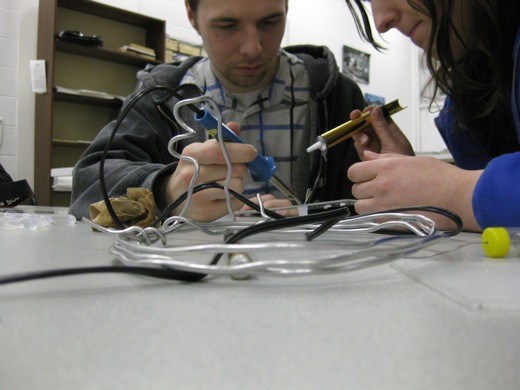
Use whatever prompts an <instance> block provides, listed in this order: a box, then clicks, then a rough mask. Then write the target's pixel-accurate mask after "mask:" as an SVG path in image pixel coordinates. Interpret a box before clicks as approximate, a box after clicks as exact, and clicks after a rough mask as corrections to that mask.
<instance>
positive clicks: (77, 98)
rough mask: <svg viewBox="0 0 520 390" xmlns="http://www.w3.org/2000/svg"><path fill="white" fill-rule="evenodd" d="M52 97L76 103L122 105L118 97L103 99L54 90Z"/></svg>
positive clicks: (108, 105)
mask: <svg viewBox="0 0 520 390" xmlns="http://www.w3.org/2000/svg"><path fill="white" fill-rule="evenodd" d="M54 98H55V99H56V100H57V101H61V102H69V103H77V104H90V105H95V106H102V107H114V108H119V107H121V106H122V105H123V102H122V101H121V100H119V99H103V98H97V97H92V96H81V95H72V94H69V93H60V92H54Z"/></svg>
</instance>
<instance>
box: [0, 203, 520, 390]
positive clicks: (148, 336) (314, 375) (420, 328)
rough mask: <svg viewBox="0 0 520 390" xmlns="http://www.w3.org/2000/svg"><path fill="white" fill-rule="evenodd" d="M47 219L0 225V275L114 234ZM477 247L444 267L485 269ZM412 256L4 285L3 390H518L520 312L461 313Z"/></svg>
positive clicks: (90, 256)
mask: <svg viewBox="0 0 520 390" xmlns="http://www.w3.org/2000/svg"><path fill="white" fill-rule="evenodd" d="M37 209H38V210H39V211H42V210H44V208H37ZM53 211H54V212H55V213H57V214H55V215H56V218H55V222H54V223H53V224H52V225H51V226H49V227H44V228H38V229H35V230H23V229H20V230H13V231H5V230H4V231H2V230H0V252H1V255H0V272H1V274H2V275H8V274H12V273H17V272H27V271H34V270H41V269H51V268H63V267H79V266H89V265H110V264H112V261H113V256H112V255H110V254H109V252H108V248H109V246H110V245H111V244H112V243H113V241H114V238H113V237H112V236H110V235H106V234H102V233H96V232H93V231H92V230H91V228H90V226H89V225H88V224H86V223H84V222H78V223H76V224H67V223H66V221H65V215H66V210H64V209H53ZM458 240H462V241H458ZM477 241H478V235H471V234H462V235H460V236H459V237H457V241H453V242H452V243H449V245H451V247H450V252H448V253H447V254H445V255H442V256H437V259H438V258H439V257H441V259H440V261H444V268H443V269H444V270H446V269H447V268H446V267H450V264H454V265H456V266H457V265H458V266H460V264H461V263H462V262H464V261H470V262H472V263H473V264H478V263H486V264H491V263H490V262H489V261H488V260H486V259H484V258H483V257H482V255H481V253H480V248H479V246H478V245H466V246H463V245H462V246H461V245H459V244H461V243H462V242H477ZM454 248H455V249H454ZM432 250H434V249H432ZM439 250H440V249H439ZM433 259H434V258H431V259H430V260H429V261H430V263H427V265H428V266H429V267H431V261H433ZM516 260H517V259H511V260H509V262H510V263H514V262H515V261H516ZM418 261H419V260H418V259H413V260H399V261H397V262H395V263H392V264H386V265H382V266H377V267H373V268H369V269H365V270H362V271H356V272H352V273H344V274H337V275H326V276H312V277H302V278H283V279H281V278H269V277H260V278H257V279H252V280H246V281H235V280H231V279H229V278H220V279H215V280H210V281H207V282H201V283H194V284H186V283H179V282H166V281H160V280H156V279H151V278H145V277H139V276H132V275H125V274H99V275H97V274H91V275H79V276H68V277H59V278H53V279H44V280H39V281H29V282H21V283H16V284H10V285H3V286H0V357H1V364H0V388H2V389H53V390H55V389H517V388H518V386H519V383H520V370H518V364H519V362H520V331H519V329H520V310H516V309H514V308H513V309H504V308H503V307H502V306H500V305H498V306H493V304H489V305H487V306H485V309H483V310H478V309H474V308H473V307H484V306H478V305H476V306H473V305H465V304H464V303H463V302H462V301H458V300H457V298H456V296H455V295H451V296H450V295H449V294H443V292H442V288H440V289H436V288H435V283H433V284H429V283H428V280H429V281H431V280H432V278H428V277H425V278H422V276H421V273H420V264H419V265H418V263H417V262H418ZM458 272H460V269H459V271H458ZM483 272H488V271H485V270H484V271H483ZM427 275H428V274H427ZM461 278H463V273H462V274H461ZM425 280H426V282H425ZM461 283H464V280H461ZM482 286H483V288H484V287H485V286H484V285H482ZM476 299H478V297H477V298H476Z"/></svg>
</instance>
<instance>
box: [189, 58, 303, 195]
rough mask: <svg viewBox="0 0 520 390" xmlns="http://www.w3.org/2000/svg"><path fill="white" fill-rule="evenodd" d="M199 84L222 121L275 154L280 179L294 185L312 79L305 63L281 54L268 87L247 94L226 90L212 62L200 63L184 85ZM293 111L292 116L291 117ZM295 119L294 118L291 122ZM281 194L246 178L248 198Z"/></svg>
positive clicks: (260, 148)
mask: <svg viewBox="0 0 520 390" xmlns="http://www.w3.org/2000/svg"><path fill="white" fill-rule="evenodd" d="M186 83H192V84H195V85H197V86H198V87H199V88H200V89H201V90H202V91H203V93H204V95H206V96H209V97H211V98H212V99H213V100H214V101H215V102H216V104H217V105H218V107H219V109H220V112H221V114H222V118H223V121H224V122H225V123H227V122H237V123H238V124H239V125H240V138H242V140H243V141H244V142H245V143H248V144H251V145H253V146H255V148H256V149H257V150H258V152H259V153H261V154H262V155H264V156H272V157H273V158H274V161H275V163H276V165H277V170H276V176H277V177H278V178H279V179H280V180H282V181H283V182H284V183H285V184H286V185H288V186H289V187H291V168H292V164H293V163H294V162H295V161H296V159H297V158H298V156H297V155H295V153H296V151H298V150H299V145H300V143H301V133H302V131H303V129H304V126H305V121H306V115H307V104H308V99H309V91H310V84H309V77H308V74H307V71H306V70H305V67H304V64H303V62H302V61H301V60H300V59H298V58H297V57H296V56H294V55H292V54H289V53H287V52H285V51H284V50H280V66H279V68H278V71H277V73H276V75H275V77H274V78H273V80H272V82H271V83H270V85H268V86H267V87H265V88H264V89H262V90H259V91H254V92H249V93H246V94H232V93H230V92H229V91H227V90H226V89H225V88H224V87H223V86H222V85H221V84H220V82H219V81H218V79H217V78H216V77H215V75H214V74H213V72H212V71H211V66H210V62H209V59H208V58H204V59H203V60H201V61H199V62H197V63H196V64H195V65H194V66H192V67H191V69H189V70H188V72H187V73H186V75H185V76H184V78H183V80H182V81H181V84H186ZM291 107H293V108H292V115H291ZM291 116H292V118H291ZM257 193H260V194H265V193H272V194H274V195H275V196H277V197H281V195H280V194H279V193H278V192H277V190H276V189H275V188H273V187H272V186H270V185H269V184H268V183H263V182H253V180H252V179H251V177H249V178H248V179H247V180H246V183H245V191H244V194H245V195H246V196H254V195H255V194H257Z"/></svg>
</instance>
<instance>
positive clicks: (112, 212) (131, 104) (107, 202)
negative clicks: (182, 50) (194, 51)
mask: <svg viewBox="0 0 520 390" xmlns="http://www.w3.org/2000/svg"><path fill="white" fill-rule="evenodd" d="M178 89H179V87H177V89H172V88H168V87H163V86H160V85H155V86H152V87H148V88H145V89H142V90H141V91H139V92H138V93H137V94H136V95H135V96H133V97H132V98H131V99H130V100H129V102H128V104H127V105H126V106H125V107H124V108H123V110H122V111H121V113H120V114H119V117H118V118H117V120H116V122H115V124H114V127H113V128H112V132H111V133H110V136H109V138H108V141H107V143H106V145H105V149H104V150H103V153H102V155H101V159H100V161H99V184H100V186H101V193H102V196H103V201H104V202H105V205H106V208H107V211H108V213H109V214H110V217H111V218H112V220H113V221H114V223H115V224H116V226H117V227H118V228H119V229H124V228H125V227H124V225H123V223H122V222H121V220H120V219H119V217H118V216H117V213H116V212H115V210H114V208H113V207H112V204H111V202H110V198H109V196H108V191H107V187H106V182H105V160H106V158H107V155H108V152H109V150H110V147H111V145H112V141H113V140H114V137H115V135H116V133H117V131H118V130H119V127H120V126H121V123H122V122H123V120H124V119H125V118H126V116H127V115H128V112H129V111H130V110H132V109H133V108H134V106H135V105H136V104H137V103H138V102H139V101H140V100H141V99H142V98H144V97H145V96H146V95H148V94H149V93H151V92H155V91H166V92H168V94H170V95H171V96H174V97H175V98H177V99H179V100H183V99H184V97H183V96H182V95H180V94H179V93H178V92H177V90H178ZM187 106H188V107H189V108H190V109H191V110H193V112H195V113H196V114H197V115H199V116H200V115H202V110H201V109H200V108H198V107H197V106H195V105H194V104H188V105H187ZM159 221H160V220H156V221H155V222H154V223H152V224H151V226H155V225H157V224H158V223H159Z"/></svg>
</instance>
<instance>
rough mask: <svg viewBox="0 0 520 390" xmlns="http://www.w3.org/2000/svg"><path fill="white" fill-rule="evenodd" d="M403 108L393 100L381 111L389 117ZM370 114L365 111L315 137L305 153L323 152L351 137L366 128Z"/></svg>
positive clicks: (382, 107) (397, 101) (369, 122)
mask: <svg viewBox="0 0 520 390" xmlns="http://www.w3.org/2000/svg"><path fill="white" fill-rule="evenodd" d="M405 108H406V107H401V105H400V104H399V100H394V101H393V102H390V103H388V104H385V105H384V106H381V110H383V115H385V116H390V115H392V114H395V113H396V112H399V111H401V110H404V109H405ZM371 113H372V111H367V112H365V113H364V114H363V115H361V116H360V117H359V118H356V119H352V120H351V121H348V122H346V123H343V124H342V125H339V126H338V127H336V128H334V129H332V130H329V131H327V132H326V133H323V134H322V135H319V136H318V137H316V142H315V143H314V144H312V145H311V146H309V147H308V148H307V153H310V152H313V151H315V150H318V149H319V150H321V151H322V152H324V151H326V150H327V149H328V148H331V147H333V146H334V145H337V144H339V143H340V142H343V141H345V140H346V139H348V138H350V137H352V136H353V135H354V134H355V133H357V132H358V131H360V130H363V129H365V128H367V127H368V126H370V124H371V123H372V121H371V118H370V114H371Z"/></svg>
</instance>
